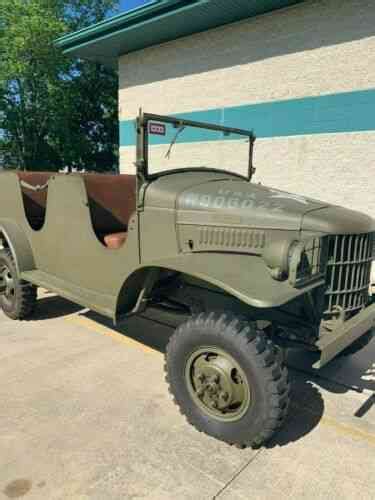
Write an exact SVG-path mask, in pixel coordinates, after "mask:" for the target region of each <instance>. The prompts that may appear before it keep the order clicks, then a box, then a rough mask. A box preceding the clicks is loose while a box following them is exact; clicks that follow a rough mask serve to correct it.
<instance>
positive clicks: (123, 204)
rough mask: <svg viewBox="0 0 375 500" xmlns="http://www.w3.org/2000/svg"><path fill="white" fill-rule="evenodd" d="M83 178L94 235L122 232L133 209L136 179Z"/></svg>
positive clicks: (90, 176) (99, 176)
mask: <svg viewBox="0 0 375 500" xmlns="http://www.w3.org/2000/svg"><path fill="white" fill-rule="evenodd" d="M83 178H84V181H85V184H86V189H87V196H88V200H89V208H90V213H91V219H92V224H93V226H94V230H95V232H96V234H97V235H99V234H114V233H121V232H124V231H126V230H127V226H128V222H129V218H130V216H131V214H132V213H133V212H134V210H135V209H136V176H135V175H125V174H123V175H104V174H84V175H83Z"/></svg>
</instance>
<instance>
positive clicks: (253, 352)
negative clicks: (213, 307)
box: [166, 313, 289, 447]
mask: <svg viewBox="0 0 375 500" xmlns="http://www.w3.org/2000/svg"><path fill="white" fill-rule="evenodd" d="M166 371H167V382H168V383H169V386H170V391H171V393H172V394H173V396H174V399H175V402H176V403H177V405H178V406H179V407H180V411H181V413H183V414H184V415H185V416H186V418H187V420H188V421H189V422H190V423H191V424H192V425H193V426H194V427H196V428H197V429H198V430H199V431H202V432H205V433H206V434H209V435H211V436H213V437H215V438H218V439H220V440H222V441H225V442H227V443H230V444H235V445H238V446H240V447H245V446H252V447H259V446H260V445H261V444H263V443H264V442H266V441H267V440H269V439H270V437H271V436H272V435H273V434H274V432H275V431H276V430H277V429H278V428H279V427H280V426H281V425H282V424H283V423H284V421H285V418H286V416H287V412H288V406H289V382H288V373H287V369H286V367H285V366H283V364H282V362H281V359H280V357H279V356H278V355H277V348H276V347H275V346H274V345H273V344H272V342H270V341H269V340H267V339H266V337H265V335H264V334H263V333H262V332H261V331H257V330H256V328H255V326H253V325H251V324H249V323H248V322H247V321H246V320H243V319H242V318H238V317H235V316H233V315H231V314H224V313H221V314H220V313H210V314H199V315H198V316H194V317H192V318H191V319H190V320H189V321H187V322H186V323H184V324H183V325H181V326H180V327H179V328H177V330H176V332H175V334H174V335H173V336H172V337H171V340H170V342H169V344H168V347H167V354H166Z"/></svg>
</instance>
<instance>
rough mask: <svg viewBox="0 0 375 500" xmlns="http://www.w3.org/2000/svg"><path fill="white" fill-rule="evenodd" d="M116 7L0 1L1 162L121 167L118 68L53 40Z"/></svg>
mask: <svg viewBox="0 0 375 500" xmlns="http://www.w3.org/2000/svg"><path fill="white" fill-rule="evenodd" d="M113 8H114V1H112V0H65V1H64V0H0V166H1V164H2V163H3V165H4V166H11V167H13V166H17V167H19V168H22V169H28V170H39V169H45V170H57V169H58V168H61V167H64V166H75V167H79V168H86V169H88V170H97V171H100V170H114V169H116V167H117V164H118V119H117V75H116V74H115V72H113V71H111V70H109V69H107V68H104V67H103V66H101V65H100V64H96V63H91V62H87V61H80V60H76V59H72V58H68V57H66V56H64V55H63V54H62V52H61V50H60V49H57V48H56V47H55V46H54V40H55V39H56V38H58V37H59V36H61V35H62V34H64V33H66V32H68V31H73V30H76V29H80V28H82V27H84V26H87V25H89V24H92V23H94V22H97V21H100V20H102V19H103V18H104V17H105V16H106V14H108V12H110V11H111V9H113Z"/></svg>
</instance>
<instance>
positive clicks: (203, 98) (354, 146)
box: [119, 0, 375, 217]
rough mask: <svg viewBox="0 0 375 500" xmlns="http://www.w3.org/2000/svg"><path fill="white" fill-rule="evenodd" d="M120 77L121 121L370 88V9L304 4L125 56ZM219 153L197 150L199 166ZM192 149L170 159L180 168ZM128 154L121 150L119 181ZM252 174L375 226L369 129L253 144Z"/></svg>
mask: <svg viewBox="0 0 375 500" xmlns="http://www.w3.org/2000/svg"><path fill="white" fill-rule="evenodd" d="M119 71H120V91H119V106H120V119H121V120H129V119H133V118H134V117H135V116H136V115H137V113H138V109H139V107H142V108H143V109H144V110H145V111H149V112H153V113H160V114H169V113H181V114H183V113H184V112H190V111H200V110H207V109H211V108H226V107H231V106H238V105H242V104H256V103H265V102H272V101H275V100H288V99H295V98H303V97H309V96H321V95H325V94H336V93H342V92H352V91H358V90H366V89H374V88H375V5H374V1H373V0H345V1H342V0H319V1H308V2H304V3H303V4H300V5H297V6H295V7H291V8H289V9H284V10H282V11H277V12H274V13H270V14H267V15H264V16H259V17H257V18H253V19H249V20H245V21H242V22H239V23H235V24H232V25H228V26H225V27H221V28H218V29H214V30H210V31H207V32H205V33H201V34H196V35H193V36H190V37H186V38H182V39H179V40H176V41H173V42H169V43H166V44H163V45H160V46H157V47H151V48H148V49H146V50H142V51H139V52H135V53H132V54H129V55H125V56H123V57H122V58H120V62H119ZM345 112H346V113H348V110H345ZM369 112H371V110H369ZM348 119H350V110H349V118H348ZM250 127H251V123H249V128H250ZM217 144H218V143H207V144H201V149H200V154H201V156H202V162H203V163H204V161H205V160H207V159H208V158H209V157H210V155H212V152H213V150H214V148H215V147H217ZM196 148H197V145H196V144H195V145H189V144H184V145H176V146H175V149H174V150H173V158H176V160H178V164H179V165H181V164H183V163H185V162H186V164H188V162H189V158H191V157H192V156H196ZM193 150H194V151H193ZM226 150H227V154H228V155H230V156H231V157H232V158H235V154H236V146H235V143H233V147H232V148H231V147H230V146H228V147H227V148H226ZM134 154H135V151H134V148H132V147H121V148H120V156H121V169H122V171H123V172H132V171H134V166H133V161H134ZM227 160H228V159H227ZM229 163H230V159H229ZM255 166H256V167H257V173H256V176H255V180H256V181H260V182H262V183H264V184H269V185H273V186H275V187H278V188H281V189H285V190H289V191H295V192H299V193H302V194H305V195H309V196H312V197H315V198H318V199H323V200H327V201H329V202H333V203H338V204H341V205H344V206H347V207H350V208H354V209H358V210H361V211H363V212H367V213H369V214H371V215H372V216H373V217H375V130H374V131H366V132H352V133H330V134H313V135H304V136H294V137H274V138H267V139H259V140H258V141H257V143H256V148H255Z"/></svg>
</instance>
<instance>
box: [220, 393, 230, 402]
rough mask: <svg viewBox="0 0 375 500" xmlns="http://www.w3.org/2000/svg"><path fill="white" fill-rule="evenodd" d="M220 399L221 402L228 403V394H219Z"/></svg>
mask: <svg viewBox="0 0 375 500" xmlns="http://www.w3.org/2000/svg"><path fill="white" fill-rule="evenodd" d="M221 399H222V400H223V401H228V399H229V394H228V393H227V392H222V393H221Z"/></svg>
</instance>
